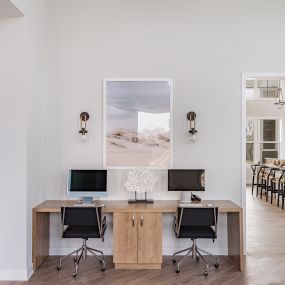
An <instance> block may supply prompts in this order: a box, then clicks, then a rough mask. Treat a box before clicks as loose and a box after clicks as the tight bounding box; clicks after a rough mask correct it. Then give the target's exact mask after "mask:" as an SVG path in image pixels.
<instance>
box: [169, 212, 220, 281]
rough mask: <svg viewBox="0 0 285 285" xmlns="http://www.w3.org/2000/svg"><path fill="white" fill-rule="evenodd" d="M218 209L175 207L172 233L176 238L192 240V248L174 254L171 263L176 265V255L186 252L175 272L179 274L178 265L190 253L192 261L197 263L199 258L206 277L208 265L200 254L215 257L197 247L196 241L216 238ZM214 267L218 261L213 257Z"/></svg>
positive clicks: (217, 265) (217, 264)
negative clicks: (214, 260)
mask: <svg viewBox="0 0 285 285" xmlns="http://www.w3.org/2000/svg"><path fill="white" fill-rule="evenodd" d="M217 223H218V208H217V207H192V208H191V207H177V212H176V216H175V217H174V223H173V227H174V233H175V236H176V238H187V239H191V240H192V243H193V244H192V246H191V247H189V248H186V249H183V250H180V251H178V252H175V253H174V254H173V257H172V261H173V262H174V263H176V255H177V254H179V253H183V252H186V254H185V255H184V257H183V258H182V259H181V260H180V261H179V262H178V263H177V265H176V272H177V273H179V272H180V265H181V264H182V263H183V261H184V260H185V259H186V258H187V257H188V256H189V255H190V253H192V258H193V260H197V261H199V258H201V260H202V262H203V264H204V266H205V270H204V275H205V276H207V275H208V268H209V265H208V263H207V261H206V260H205V258H204V256H203V255H202V254H201V252H203V253H205V254H207V255H210V256H213V257H215V256H214V255H213V254H211V253H210V252H208V251H206V250H204V249H201V248H199V247H198V246H197V243H196V240H197V239H200V238H203V239H204V238H206V239H212V240H213V242H214V241H215V239H216V238H217V226H218V224H217ZM215 259H216V262H215V267H216V268H218V267H219V261H218V259H217V257H215Z"/></svg>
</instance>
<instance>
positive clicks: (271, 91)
mask: <svg viewBox="0 0 285 285" xmlns="http://www.w3.org/2000/svg"><path fill="white" fill-rule="evenodd" d="M282 85H283V80H260V79H249V80H246V98H247V99H260V98H270V99H274V98H276V97H277V90H278V88H282Z"/></svg>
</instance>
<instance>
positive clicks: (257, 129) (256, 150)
mask: <svg viewBox="0 0 285 285" xmlns="http://www.w3.org/2000/svg"><path fill="white" fill-rule="evenodd" d="M264 99H269V98H264ZM248 120H252V121H253V124H254V139H253V141H251V140H250V141H247V139H246V140H245V141H246V144H247V143H253V161H252V162H253V163H257V162H261V163H262V161H261V160H262V151H264V149H262V148H261V146H262V144H266V143H272V144H277V150H276V149H265V151H277V153H278V155H277V158H276V159H280V151H281V145H282V118H281V116H265V117H264V116H250V117H246V121H248ZM262 120H275V121H277V128H276V131H277V134H276V137H277V138H279V140H275V141H263V140H261V121H262ZM246 125H247V122H246ZM252 162H250V161H247V163H252Z"/></svg>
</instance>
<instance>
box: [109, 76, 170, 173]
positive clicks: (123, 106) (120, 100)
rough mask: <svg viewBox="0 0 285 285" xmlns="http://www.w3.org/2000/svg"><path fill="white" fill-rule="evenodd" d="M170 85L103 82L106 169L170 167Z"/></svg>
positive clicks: (144, 82) (165, 83) (161, 83)
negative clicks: (104, 87)
mask: <svg viewBox="0 0 285 285" xmlns="http://www.w3.org/2000/svg"><path fill="white" fill-rule="evenodd" d="M170 88H171V83H170V81H167V80H161V81H153V80H150V81H139V80H138V81H120V80H119V81H112V80H110V81H106V137H105V144H106V167H158V168H167V167H169V166H170V145H171V144H170V138H171V136H170V132H171V128H170V126H171V124H170V120H171V112H170V106H171V104H170V100H171V89H170Z"/></svg>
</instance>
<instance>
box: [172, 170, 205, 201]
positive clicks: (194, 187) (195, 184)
mask: <svg viewBox="0 0 285 285" xmlns="http://www.w3.org/2000/svg"><path fill="white" fill-rule="evenodd" d="M168 191H181V193H180V202H181V203H183V202H185V203H191V199H192V200H193V196H194V198H195V197H196V199H197V200H199V199H200V198H199V197H198V196H196V195H192V193H191V192H192V191H205V169H169V170H168Z"/></svg>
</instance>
